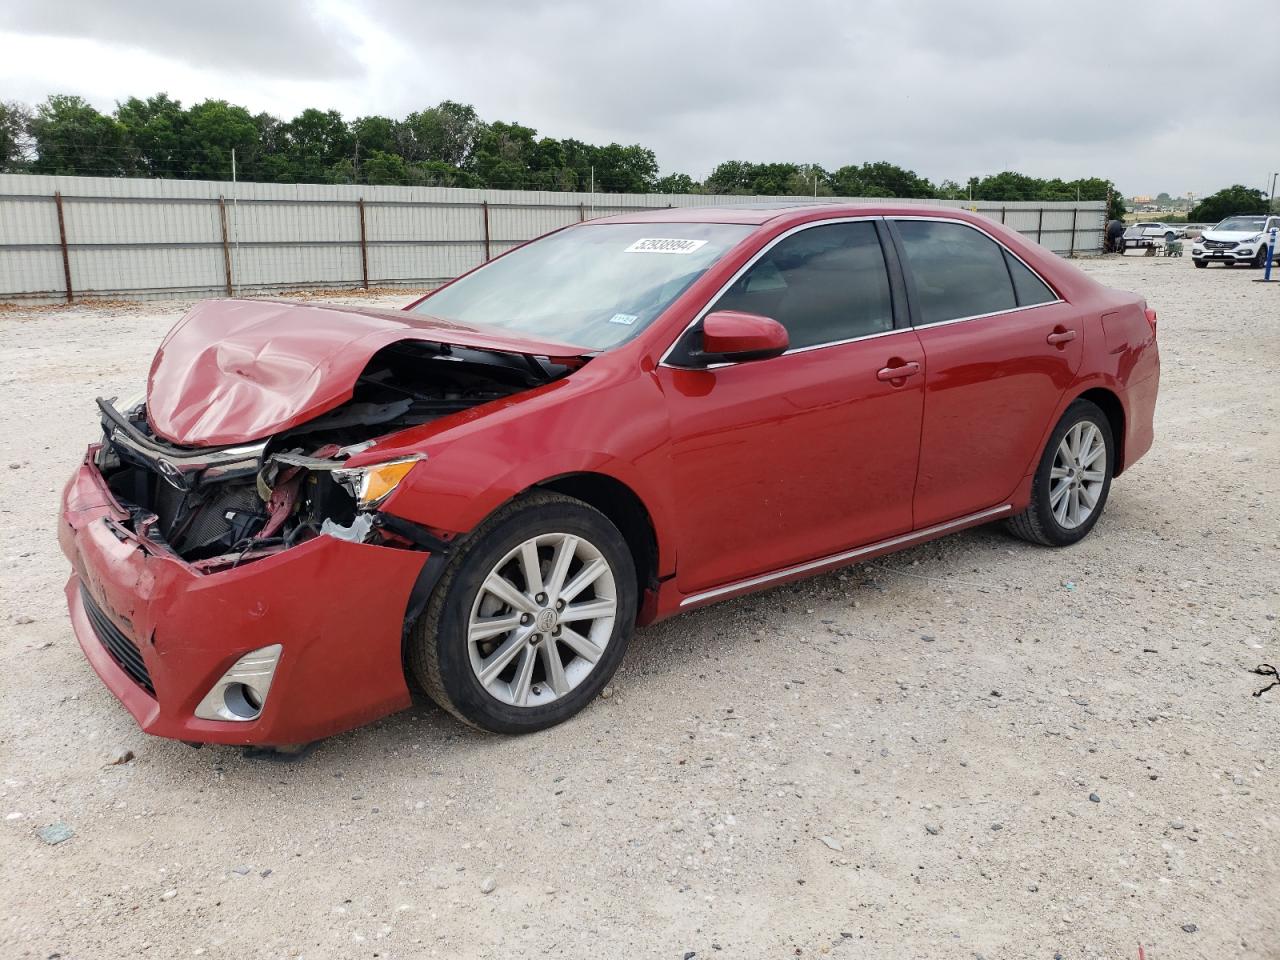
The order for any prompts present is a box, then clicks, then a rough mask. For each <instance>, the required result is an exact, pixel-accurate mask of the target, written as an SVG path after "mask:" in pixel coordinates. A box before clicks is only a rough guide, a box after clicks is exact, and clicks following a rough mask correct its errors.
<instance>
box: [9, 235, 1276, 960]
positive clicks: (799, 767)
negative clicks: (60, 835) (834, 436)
mask: <svg viewBox="0 0 1280 960" xmlns="http://www.w3.org/2000/svg"><path fill="white" fill-rule="evenodd" d="M1082 265H1083V267H1084V269H1085V270H1087V271H1088V272H1089V273H1091V274H1093V275H1094V276H1096V277H1098V278H1099V279H1100V280H1102V281H1103V282H1106V283H1110V284H1112V285H1115V286H1119V287H1125V288H1128V289H1132V290H1137V291H1140V292H1142V293H1143V294H1145V295H1146V296H1147V297H1148V299H1149V300H1150V302H1151V304H1152V305H1153V306H1154V307H1156V308H1157V310H1158V311H1159V313H1160V318H1161V320H1160V339H1161V345H1162V352H1163V358H1164V375H1163V390H1162V397H1161V402H1160V407H1159V411H1158V422H1157V441H1156V446H1155V448H1154V449H1153V450H1152V452H1151V453H1150V454H1149V455H1148V456H1147V457H1146V459H1144V460H1143V461H1142V462H1141V463H1139V464H1138V465H1137V466H1136V467H1135V468H1134V469H1133V470H1132V472H1131V473H1129V474H1128V475H1126V476H1125V477H1123V478H1121V480H1119V481H1118V482H1117V484H1116V486H1115V487H1114V488H1113V491H1112V496H1111V500H1110V502H1109V504H1108V506H1107V513H1106V516H1105V517H1104V518H1103V520H1102V522H1101V524H1100V525H1099V526H1098V528H1097V529H1096V530H1095V531H1094V533H1093V534H1092V536H1090V537H1089V539H1088V540H1086V541H1085V542H1084V543H1083V544H1081V545H1079V546H1077V547H1075V548H1072V549H1069V550H1061V551H1053V550H1046V549H1041V548H1036V547H1032V546H1029V545H1026V544H1023V543H1021V542H1018V541H1014V540H1011V539H1009V538H1008V537H1006V536H1005V535H1004V534H1003V533H1002V532H1001V531H1000V530H999V529H996V528H987V529H980V530H976V531H971V532H968V533H964V534H961V535H957V536H953V537H950V538H948V539H946V540H943V541H940V542H937V543H933V544H929V545H927V546H923V547H919V548H916V549H914V550H911V551H908V552H905V553H900V554H897V555H895V556H892V557H889V558H887V559H883V560H880V561H876V562H874V563H866V564H862V565H860V566H855V567H851V568H848V569H846V570H844V571H840V572H836V573H832V574H829V575H826V576H821V577H817V578H815V579H812V580H809V581H807V582H805V583H802V584H799V585H794V586H788V587H782V588H778V589H775V590H772V591H770V592H767V593H763V594H759V595H757V596H754V597H749V598H746V599H742V600H737V601H733V602H730V603H726V604H722V605H719V606H716V607H712V608H709V609H706V610H702V611H699V612H696V613H692V614H688V615H685V616H683V617H680V618H678V619H675V620H672V621H669V622H667V623H664V624H661V625H659V626H657V627H654V628H651V629H648V630H645V631H643V632H642V633H641V634H640V635H639V636H638V637H637V638H636V641H635V643H634V644H633V646H632V649H631V651H630V652H629V653H628V655H627V659H626V662H625V664H624V666H623V669H622V671H621V672H620V673H619V674H618V677H617V679H616V681H615V682H614V684H613V688H612V689H613V695H612V696H611V697H609V698H608V699H602V700H600V701H599V702H597V703H596V704H595V705H594V706H593V707H592V708H591V709H590V710H588V711H587V712H586V713H585V714H584V715H582V716H581V717H579V718H577V719H576V720H574V721H572V722H571V723H569V724H568V725H566V726H563V727H561V728H559V729H555V730H551V731H547V732H545V733H542V734H538V735H535V736H529V737H524V738H520V739H509V738H508V739H504V738H497V737H490V736H484V735H480V734H477V733H474V732H472V731H470V730H467V729H463V728H462V727H460V726H459V725H458V724H457V723H455V722H454V721H453V720H451V719H450V718H449V717H448V716H446V715H445V714H443V713H442V712H441V711H439V710H437V709H435V708H434V707H431V706H429V705H425V704H424V705H422V706H420V707H417V708H415V709H412V710H409V711H407V712H405V713H402V714H400V715H397V716H395V717H391V718H389V719H387V720H385V721H383V722H381V723H378V724H376V725H374V726H372V727H369V728H366V729H363V730H359V731H356V732H353V733H350V734H347V735H345V736H341V737H337V738H335V739H332V740H329V741H326V742H324V743H322V744H320V745H319V746H318V747H317V748H316V749H315V750H314V752H313V753H311V755H310V756H308V757H307V758H305V759H304V760H302V761H300V762H294V763H290V764H281V763H274V762H265V761H261V760H250V759H246V758H245V757H244V756H242V754H241V753H240V752H238V751H236V750H234V749H230V748H206V749H203V750H193V749H191V748H189V747H186V746H183V745H182V744H178V743H171V742H167V741H162V740H155V739H151V738H148V737H146V736H144V735H143V734H141V733H140V732H139V731H138V730H137V729H136V727H135V726H134V724H133V721H132V720H131V719H130V718H129V716H128V715H127V714H126V713H125V711H124V710H123V709H122V708H121V707H120V706H119V705H118V704H117V703H116V701H115V700H114V699H113V698H112V697H111V695H110V694H109V693H108V692H107V691H106V689H105V688H104V687H103V686H102V684H101V683H100V682H99V681H98V680H97V678H96V677H95V676H94V674H93V673H92V671H91V670H90V668H89V666H88V665H87V664H86V663H85V661H84V659H83V658H82V656H81V654H80V651H79V649H78V647H77V645H76V643H75V640H74V638H73V637H72V634H71V631H70V629H69V627H68V624H67V620H66V616H65V611H64V606H63V598H62V586H63V583H64V580H65V577H66V574H67V565H66V562H65V560H64V559H63V557H62V556H61V554H60V553H59V551H58V548H57V545H56V543H55V537H54V516H55V510H56V503H57V493H58V490H59V488H60V486H61V484H62V481H63V480H64V478H65V477H66V475H67V473H68V472H69V471H70V469H71V467H72V465H73V463H74V462H75V460H76V458H77V457H78V456H79V455H80V452H81V450H82V448H83V446H84V444H85V442H86V441H87V440H89V439H90V438H91V437H92V435H93V433H94V429H95V416H94V410H93V406H92V398H93V397H94V396H95V395H97V394H103V393H106V394H111V393H116V392H120V393H123V394H129V393H132V392H134V391H135V389H136V387H137V386H138V384H140V383H141V382H142V379H143V376H144V373H145V370H146V367H147V364H148V362H149V359H150V356H151V353H152V351H153V349H154V346H155V344H156V343H157V342H158V340H159V338H160V337H161V335H162V334H163V333H164V331H165V330H166V329H167V328H168V327H169V325H170V324H171V323H172V322H173V321H174V320H175V319H176V318H177V317H178V316H179V314H180V313H181V310H182V309H183V308H184V307H185V304H178V303H173V302H166V303H151V304H146V305H116V306H109V305H108V306H98V307H94V308H90V307H76V308H59V309H18V310H12V311H8V312H5V313H3V314H0V330H2V331H3V334H4V341H3V344H2V345H0V388H2V390H3V394H2V395H3V398H4V403H3V409H2V411H0V424H2V426H3V434H4V437H5V442H4V453H3V462H0V482H2V484H3V489H2V490H0V505H2V506H0V516H2V517H3V530H2V531H0V541H2V547H0V558H2V563H0V597H2V600H0V622H3V623H4V624H5V630H4V633H3V637H2V638H0V692H2V701H0V775H2V776H3V785H2V787H0V816H3V817H4V820H3V822H2V823H0V856H2V857H3V861H4V864H5V870H4V883H3V886H2V887H0V956H3V957H5V958H10V957H23V958H26V957H38V958H48V957H55V956H60V957H64V958H70V957H77V958H95V960H96V958H109V957H137V956H139V955H142V953H143V951H147V954H146V955H150V956H159V957H182V956H208V957H237V958H244V957H290V958H293V957H298V956H305V957H309V958H328V957H387V958H391V957H425V956H442V957H471V956H477V957H504V958H509V957H548V956H549V957H572V958H578V957H583V958H585V957H608V958H629V957H646V958H647V957H671V958H687V957H691V956H694V955H695V954H696V956H697V957H698V958H700V960H705V958H710V957H717V956H720V957H734V958H764V957H783V956H788V957H794V956H811V955H821V954H830V955H832V956H834V957H847V958H862V957H866V958H872V957H874V958H877V960H883V958H898V957H903V958H907V957H911V958H916V957H920V958H924V957H927V958H929V960H942V958H952V957H955V958H966V960H972V958H974V957H978V956H982V957H986V958H990V960H995V958H1015V957H1036V958H1044V960H1049V958H1053V957H1055V956H1058V955H1061V957H1062V958H1064V960H1074V958H1083V957H1107V958H1113V957H1129V958H1134V957H1137V956H1138V949H1139V944H1140V943H1141V944H1142V945H1143V946H1144V947H1145V951H1146V957H1148V958H1150V960H1158V958H1188V957H1190V958H1199V957H1202V958H1214V960H1217V958H1222V957H1249V958H1275V957H1277V956H1280V814H1277V807H1276V803H1277V800H1280V785H1278V784H1277V758H1276V754H1275V747H1276V742H1277V733H1278V732H1280V689H1278V690H1274V691H1272V692H1271V693H1269V694H1267V695H1265V696H1263V697H1261V698H1255V697H1253V696H1251V694H1252V692H1253V691H1254V690H1256V689H1258V688H1259V687H1261V686H1262V685H1263V683H1264V681H1262V680H1261V678H1259V677H1256V676H1254V675H1252V674H1250V673H1249V672H1248V670H1249V668H1252V667H1254V666H1255V665H1256V664H1257V663H1258V662H1259V661H1271V662H1276V661H1277V660H1278V659H1280V657H1278V656H1277V651H1276V643H1277V640H1278V639H1280V637H1278V636H1277V623H1276V616H1277V614H1280V602H1278V601H1277V598H1276V584H1277V582H1280V550H1278V548H1280V489H1278V488H1280V482H1278V480H1277V469H1276V466H1277V461H1278V460H1280V437H1278V435H1277V427H1276V423H1277V416H1278V415H1280V409H1278V407H1280V388H1278V387H1277V376H1276V372H1275V370H1276V364H1277V360H1280V287H1276V286H1273V287H1264V286H1262V285H1260V284H1254V283H1251V282H1250V280H1251V279H1252V278H1253V277H1255V276H1257V274H1256V272H1253V271H1245V270H1237V271H1228V270H1222V269H1217V268H1215V269H1210V270H1193V269H1192V267H1191V262H1190V260H1189V259H1182V260H1165V259H1148V258H1142V257H1128V258H1115V257H1112V258H1107V259H1104V260H1096V261H1091V262H1084V263H1083V264H1082ZM406 300H407V297H405V296H397V297H385V298H380V299H379V300H378V301H377V302H381V303H391V304H399V303H403V302H405V301H406ZM11 468H12V469H11ZM121 750H124V751H131V752H132V753H133V754H134V757H133V758H132V759H131V760H129V761H128V762H125V763H121V764H118V765H113V764H112V763H111V761H112V759H119V754H118V751H121ZM59 824H60V825H65V827H67V828H69V829H70V831H73V835H72V836H71V837H70V838H69V839H66V840H64V841H63V842H60V843H57V844H50V843H48V842H47V841H46V840H44V839H42V837H41V835H40V831H42V830H43V829H44V828H47V827H49V826H51V825H59ZM64 832H65V831H64ZM55 838H56V837H54V836H50V839H55ZM491 885H495V886H496V888H495V889H492V891H491V892H488V893H486V892H484V891H486V890H488V889H489V888H490V886H491Z"/></svg>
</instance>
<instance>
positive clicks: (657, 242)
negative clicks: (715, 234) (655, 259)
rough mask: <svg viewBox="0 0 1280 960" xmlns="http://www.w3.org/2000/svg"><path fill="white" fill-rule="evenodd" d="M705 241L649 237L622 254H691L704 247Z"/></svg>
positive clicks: (637, 242)
mask: <svg viewBox="0 0 1280 960" xmlns="http://www.w3.org/2000/svg"><path fill="white" fill-rule="evenodd" d="M706 244H707V241H705V240H675V239H672V238H670V237H649V238H646V239H644V240H637V241H636V242H635V243H633V244H632V245H631V246H629V247H627V249H626V250H624V251H623V253H693V252H694V251H695V250H697V249H698V248H699V247H704V246H706Z"/></svg>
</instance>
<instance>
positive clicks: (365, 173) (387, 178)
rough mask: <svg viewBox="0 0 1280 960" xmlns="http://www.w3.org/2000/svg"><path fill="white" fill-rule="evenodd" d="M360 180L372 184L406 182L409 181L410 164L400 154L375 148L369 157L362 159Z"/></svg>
mask: <svg viewBox="0 0 1280 960" xmlns="http://www.w3.org/2000/svg"><path fill="white" fill-rule="evenodd" d="M360 181H361V182H362V183H372V184H390V185H396V184H406V183H408V182H409V165H408V164H407V163H405V162H404V157H402V156H400V155H398V154H395V153H387V152H386V151H384V150H374V151H373V153H371V154H370V155H369V157H368V158H367V159H364V160H362V161H360Z"/></svg>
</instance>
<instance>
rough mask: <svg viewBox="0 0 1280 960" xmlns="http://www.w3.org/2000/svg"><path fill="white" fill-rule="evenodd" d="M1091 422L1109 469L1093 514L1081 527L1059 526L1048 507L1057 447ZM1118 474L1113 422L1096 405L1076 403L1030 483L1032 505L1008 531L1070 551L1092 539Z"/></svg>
mask: <svg viewBox="0 0 1280 960" xmlns="http://www.w3.org/2000/svg"><path fill="white" fill-rule="evenodd" d="M1083 421H1088V422H1090V423H1092V424H1093V425H1094V426H1096V427H1097V428H1098V430H1099V431H1100V432H1101V434H1102V439H1103V442H1104V444H1105V445H1106V455H1105V457H1104V459H1105V460H1106V469H1105V473H1104V476H1103V479H1102V490H1101V493H1100V494H1099V496H1098V500H1097V503H1096V504H1095V505H1094V507H1093V512H1092V513H1090V514H1089V516H1088V517H1087V518H1086V519H1085V520H1084V521H1083V522H1082V523H1080V524H1079V525H1078V526H1075V527H1067V526H1064V525H1063V524H1061V523H1059V522H1058V518H1057V517H1055V516H1054V513H1053V510H1052V509H1051V508H1050V506H1049V493H1050V474H1051V472H1052V470H1053V462H1054V458H1055V456H1056V455H1057V451H1058V445H1059V444H1060V443H1062V439H1063V437H1065V436H1066V435H1067V433H1068V431H1070V430H1071V429H1072V428H1073V427H1074V426H1075V425H1076V424H1078V423H1081V422H1083ZM1114 470H1115V439H1114V437H1113V436H1112V432H1111V421H1110V420H1108V419H1107V415H1106V414H1105V413H1103V412H1102V409H1101V408H1100V407H1099V406H1098V405H1097V404H1095V403H1092V402H1090V401H1088V400H1076V401H1075V402H1074V403H1072V404H1071V406H1069V407H1068V408H1067V412H1066V413H1064V414H1063V415H1062V419H1061V420H1059V421H1058V425H1057V426H1056V427H1054V428H1053V433H1051V434H1050V435H1049V442H1048V444H1046V445H1045V448H1044V452H1043V453H1042V454H1041V455H1040V464H1039V466H1038V467H1037V468H1036V473H1035V476H1034V477H1033V478H1032V480H1031V503H1030V505H1029V506H1028V507H1027V509H1026V510H1025V511H1023V512H1022V513H1020V514H1019V515H1018V516H1016V517H1012V518H1010V519H1009V520H1008V521H1007V527H1008V529H1009V530H1010V532H1012V533H1013V534H1014V535H1015V536H1017V537H1020V538H1021V539H1023V540H1027V541H1029V542H1031V543H1038V544H1042V545H1044V546H1046V547H1067V546H1070V545H1071V544H1073V543H1079V542H1080V541H1081V540H1083V539H1084V538H1085V537H1087V536H1088V535H1089V531H1090V530H1092V529H1093V527H1094V524H1096V523H1097V522H1098V518H1099V517H1100V516H1102V511H1103V509H1104V508H1105V507H1106V505H1107V496H1108V495H1109V494H1110V493H1111V478H1112V474H1113V472H1114Z"/></svg>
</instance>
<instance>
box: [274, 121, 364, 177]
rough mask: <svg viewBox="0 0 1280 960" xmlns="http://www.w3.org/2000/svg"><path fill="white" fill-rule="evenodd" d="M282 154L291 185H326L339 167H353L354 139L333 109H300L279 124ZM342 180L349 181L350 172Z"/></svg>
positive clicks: (351, 175)
mask: <svg viewBox="0 0 1280 960" xmlns="http://www.w3.org/2000/svg"><path fill="white" fill-rule="evenodd" d="M282 132H283V134H284V138H285V152H286V154H287V156H288V158H289V167H290V171H291V173H292V174H293V179H294V181H295V182H300V183H326V182H329V181H331V180H333V179H334V176H333V170H334V168H335V167H336V166H338V165H339V164H343V165H344V168H345V165H346V164H351V165H354V156H355V143H356V141H355V138H354V137H353V136H352V134H351V130H350V129H349V128H348V127H347V122H346V121H345V120H343V119H342V114H340V113H339V112H338V111H337V110H328V111H324V110H316V109H314V108H312V109H307V110H303V111H302V112H301V113H300V114H298V115H297V116H296V117H294V118H293V119H292V120H290V121H289V122H288V123H286V124H284V125H283V128H282ZM343 179H346V180H348V181H349V180H351V179H353V172H352V173H348V174H346V175H345V176H344V177H343Z"/></svg>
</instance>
